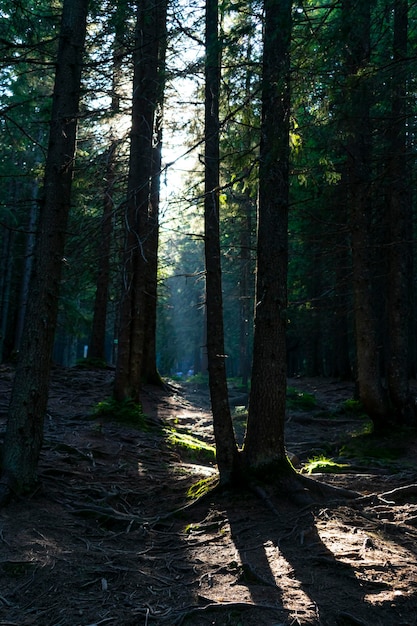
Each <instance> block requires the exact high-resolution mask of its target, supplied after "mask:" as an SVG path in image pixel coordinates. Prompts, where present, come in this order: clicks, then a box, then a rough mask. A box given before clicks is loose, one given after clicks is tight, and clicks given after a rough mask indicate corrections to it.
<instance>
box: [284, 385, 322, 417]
mask: <svg viewBox="0 0 417 626" xmlns="http://www.w3.org/2000/svg"><path fill="white" fill-rule="evenodd" d="M316 408H317V401H316V398H315V397H314V396H313V395H312V394H311V393H306V392H305V391H298V390H297V389H295V388H294V387H287V409H290V410H293V411H296V410H298V411H312V410H313V409H316Z"/></svg>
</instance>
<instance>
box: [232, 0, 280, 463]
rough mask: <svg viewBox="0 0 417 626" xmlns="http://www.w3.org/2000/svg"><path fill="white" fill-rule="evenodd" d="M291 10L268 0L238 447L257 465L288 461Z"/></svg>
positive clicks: (246, 457)
mask: <svg viewBox="0 0 417 626" xmlns="http://www.w3.org/2000/svg"><path fill="white" fill-rule="evenodd" d="M291 11H292V2H291V1H290V0H265V31H264V51H263V74H262V123H261V146H260V157H259V210H258V240H257V284H256V310H255V334H254V346H253V367H252V384H251V392H250V399H249V414H248V424H247V432H246V437H245V445H244V451H243V452H244V459H245V463H246V465H247V466H249V468H250V469H251V470H255V471H258V470H261V471H263V470H268V469H269V468H270V467H275V466H277V465H279V466H280V468H281V469H285V468H288V469H289V464H288V462H287V459H286V453H285V444H284V421H285V407H286V385H287V380H286V326H287V310H286V309H287V265H288V258H287V257H288V234H287V228H288V202H289V200H288V196H289V116H290V89H289V71H290V40H291V26H292V20H291Z"/></svg>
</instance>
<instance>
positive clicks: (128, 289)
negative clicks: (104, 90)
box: [113, 0, 167, 401]
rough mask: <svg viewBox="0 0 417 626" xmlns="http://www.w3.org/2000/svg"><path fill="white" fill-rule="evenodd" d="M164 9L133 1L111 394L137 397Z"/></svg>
mask: <svg viewBox="0 0 417 626" xmlns="http://www.w3.org/2000/svg"><path fill="white" fill-rule="evenodd" d="M166 9H167V4H166V0H163V1H162V2H157V1H156V0H145V2H140V3H138V7H137V26H136V39H135V51H134V75H133V102H132V129H131V144H130V160H129V176H128V192H127V207H126V217H125V223H126V236H125V250H124V262H123V268H122V272H123V287H122V301H121V308H120V327H119V338H118V357H117V364H116V376H115V384H114V392H113V393H114V397H115V399H116V400H124V399H126V398H132V399H134V400H135V401H139V397H140V387H141V382H142V372H143V357H144V339H145V322H146V302H145V300H146V276H147V272H148V263H149V259H148V258H147V245H148V238H149V206H150V194H151V178H152V158H153V153H152V151H153V135H154V131H155V113H156V108H157V105H158V103H159V101H160V100H159V98H160V81H161V80H162V78H163V74H162V72H161V71H160V68H161V54H160V52H161V46H165V30H164V33H161V30H160V29H161V26H162V25H165V19H166ZM155 306H156V303H155Z"/></svg>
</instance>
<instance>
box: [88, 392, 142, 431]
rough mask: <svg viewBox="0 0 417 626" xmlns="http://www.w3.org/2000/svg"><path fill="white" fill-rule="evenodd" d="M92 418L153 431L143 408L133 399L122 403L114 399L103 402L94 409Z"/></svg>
mask: <svg viewBox="0 0 417 626" xmlns="http://www.w3.org/2000/svg"><path fill="white" fill-rule="evenodd" d="M92 417H93V418H100V419H105V420H109V421H110V420H111V421H115V422H118V423H119V424H125V425H127V426H133V427H134V428H138V429H140V430H144V431H148V430H151V428H150V424H149V423H148V420H147V418H146V415H145V414H144V412H143V411H142V406H141V405H140V404H138V403H136V402H134V401H133V400H132V399H131V398H127V399H126V400H122V401H121V402H119V401H118V400H115V399H114V398H109V399H108V400H103V401H102V402H99V403H98V404H96V406H95V407H94V409H93V412H92Z"/></svg>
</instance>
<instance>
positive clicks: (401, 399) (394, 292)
mask: <svg viewBox="0 0 417 626" xmlns="http://www.w3.org/2000/svg"><path fill="white" fill-rule="evenodd" d="M407 32H408V2H407V0H396V2H395V3H394V42H393V43H394V46H393V47H394V50H393V75H392V79H391V80H392V92H391V94H392V95H391V98H392V103H391V120H390V133H389V154H390V158H389V162H388V168H387V177H386V180H387V182H388V185H387V196H388V211H389V229H390V232H389V274H388V299H387V300H388V325H389V355H388V366H387V384H388V392H389V397H390V401H391V403H392V404H393V407H394V410H395V412H396V414H397V418H398V420H399V421H400V422H404V421H414V420H415V404H414V403H413V402H412V399H411V397H410V389H409V381H408V377H409V372H408V341H409V319H410V307H409V292H408V291H409V289H408V288H409V284H410V244H409V243H408V239H409V223H410V212H411V206H410V196H409V193H408V187H409V184H410V183H409V181H408V171H409V170H408V163H407V110H406V79H407V74H406V71H405V69H404V62H405V61H406V60H407Z"/></svg>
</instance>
